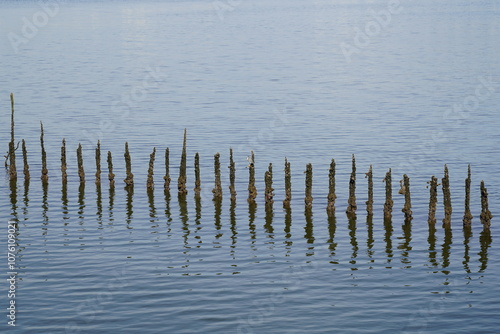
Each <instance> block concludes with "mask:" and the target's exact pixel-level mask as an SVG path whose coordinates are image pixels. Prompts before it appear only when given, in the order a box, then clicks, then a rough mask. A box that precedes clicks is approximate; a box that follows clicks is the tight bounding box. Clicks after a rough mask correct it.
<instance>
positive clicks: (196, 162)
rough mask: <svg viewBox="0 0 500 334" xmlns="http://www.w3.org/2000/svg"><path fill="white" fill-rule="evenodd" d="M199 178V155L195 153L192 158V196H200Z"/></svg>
mask: <svg viewBox="0 0 500 334" xmlns="http://www.w3.org/2000/svg"><path fill="white" fill-rule="evenodd" d="M200 191H201V177H200V155H199V154H198V152H196V154H195V156H194V194H195V195H196V196H200Z"/></svg>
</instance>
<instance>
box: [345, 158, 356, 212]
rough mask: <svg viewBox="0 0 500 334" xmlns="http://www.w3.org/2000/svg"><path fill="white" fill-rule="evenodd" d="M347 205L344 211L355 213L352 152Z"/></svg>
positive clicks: (354, 165) (354, 180)
mask: <svg viewBox="0 0 500 334" xmlns="http://www.w3.org/2000/svg"><path fill="white" fill-rule="evenodd" d="M347 203H348V206H347V209H346V211H345V212H346V213H348V214H354V213H356V209H357V205H356V158H355V157H354V154H353V155H352V171H351V177H350V178H349V199H348V200H347Z"/></svg>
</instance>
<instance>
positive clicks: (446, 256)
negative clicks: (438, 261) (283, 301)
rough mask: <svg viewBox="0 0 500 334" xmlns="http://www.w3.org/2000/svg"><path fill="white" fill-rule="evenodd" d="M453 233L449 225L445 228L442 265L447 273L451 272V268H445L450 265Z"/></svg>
mask: <svg viewBox="0 0 500 334" xmlns="http://www.w3.org/2000/svg"><path fill="white" fill-rule="evenodd" d="M452 237H453V233H452V230H451V228H450V227H449V226H448V227H447V228H445V229H444V243H443V246H442V249H443V265H442V268H443V270H442V272H443V273H444V274H446V275H448V274H449V273H450V271H449V270H445V268H448V267H449V266H450V250H451V244H452V241H451V239H452Z"/></svg>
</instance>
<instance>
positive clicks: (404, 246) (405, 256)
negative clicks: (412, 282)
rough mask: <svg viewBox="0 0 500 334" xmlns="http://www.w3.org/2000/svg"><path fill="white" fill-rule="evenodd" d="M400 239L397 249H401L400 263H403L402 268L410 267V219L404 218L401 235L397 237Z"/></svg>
mask: <svg viewBox="0 0 500 334" xmlns="http://www.w3.org/2000/svg"><path fill="white" fill-rule="evenodd" d="M398 239H402V242H400V243H399V245H398V249H400V250H401V263H403V264H405V265H406V266H404V267H403V268H411V266H410V263H411V261H410V256H409V255H410V251H411V249H412V247H411V245H410V243H411V220H410V219H405V221H404V223H403V237H402V238H398Z"/></svg>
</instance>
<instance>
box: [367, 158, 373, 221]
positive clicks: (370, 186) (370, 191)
mask: <svg viewBox="0 0 500 334" xmlns="http://www.w3.org/2000/svg"><path fill="white" fill-rule="evenodd" d="M365 177H366V178H367V179H368V200H367V201H366V212H367V213H368V215H369V216H372V215H373V172H372V165H370V169H369V170H368V173H366V174H365Z"/></svg>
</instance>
